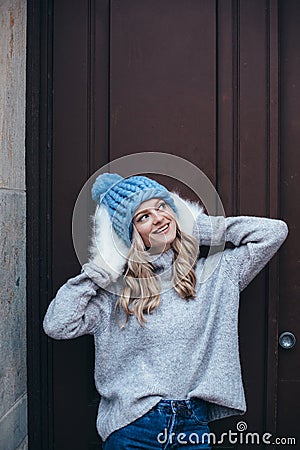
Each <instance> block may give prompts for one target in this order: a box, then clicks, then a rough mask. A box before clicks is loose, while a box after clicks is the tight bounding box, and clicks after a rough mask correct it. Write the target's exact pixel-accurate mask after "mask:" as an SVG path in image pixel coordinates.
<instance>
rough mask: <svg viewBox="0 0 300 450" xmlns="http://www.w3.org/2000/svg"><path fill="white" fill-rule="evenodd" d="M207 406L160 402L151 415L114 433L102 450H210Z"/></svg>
mask: <svg viewBox="0 0 300 450" xmlns="http://www.w3.org/2000/svg"><path fill="white" fill-rule="evenodd" d="M207 422H208V421H207V402H205V401H204V400H200V399H196V398H192V399H190V400H160V402H158V403H157V404H156V405H155V406H154V407H153V408H152V409H150V411H148V412H147V413H146V414H144V415H143V416H142V417H140V418H139V419H136V420H135V421H134V422H132V423H130V424H129V425H127V426H125V427H123V428H120V429H119V430H116V431H114V432H113V433H112V434H111V435H110V436H109V437H108V438H107V440H106V441H105V443H104V446H103V450H131V449H136V450H142V449H146V450H158V449H160V450H165V449H168V450H171V449H181V448H185V449H187V450H191V449H193V450H195V449H210V448H211V447H210V445H209V436H208V434H209V432H210V431H209V428H208V425H207Z"/></svg>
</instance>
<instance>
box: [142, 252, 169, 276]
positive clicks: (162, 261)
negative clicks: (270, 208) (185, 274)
mask: <svg viewBox="0 0 300 450" xmlns="http://www.w3.org/2000/svg"><path fill="white" fill-rule="evenodd" d="M148 258H149V261H150V262H151V264H152V266H153V268H154V271H155V273H157V274H160V273H163V272H166V271H167V270H168V269H172V266H173V262H174V250H173V249H172V248H170V249H169V250H166V251H165V252H163V253H158V254H152V255H151V254H150V255H149V256H148Z"/></svg>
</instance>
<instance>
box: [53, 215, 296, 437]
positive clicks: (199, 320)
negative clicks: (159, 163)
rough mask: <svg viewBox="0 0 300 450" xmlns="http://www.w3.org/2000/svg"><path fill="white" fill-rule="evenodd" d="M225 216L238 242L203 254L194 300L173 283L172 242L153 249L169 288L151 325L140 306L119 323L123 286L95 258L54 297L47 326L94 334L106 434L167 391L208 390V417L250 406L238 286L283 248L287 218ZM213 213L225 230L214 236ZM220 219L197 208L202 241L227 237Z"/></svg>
mask: <svg viewBox="0 0 300 450" xmlns="http://www.w3.org/2000/svg"><path fill="white" fill-rule="evenodd" d="M225 220H226V242H231V243H232V244H233V245H232V246H231V248H225V250H224V251H223V252H222V253H221V252H219V254H218V253H215V254H214V255H211V256H208V257H207V258H203V257H199V259H198V261H197V265H196V275H197V279H198V282H197V285H196V299H194V300H189V301H186V300H183V299H181V298H180V297H179V296H178V295H177V294H176V292H175V290H174V289H173V288H172V286H171V276H172V263H173V259H174V254H173V250H172V249H170V250H168V251H166V252H165V253H163V254H162V255H160V256H159V257H158V258H154V257H153V256H152V263H153V266H154V268H155V271H156V273H158V274H159V275H160V278H161V282H162V294H161V302H160V305H159V307H158V308H157V309H156V310H155V311H154V312H153V313H152V314H151V315H149V316H147V319H148V322H147V324H146V326H145V328H141V327H140V325H139V324H138V322H137V320H136V318H135V317H134V316H133V317H130V320H129V323H128V324H127V326H126V327H125V328H124V329H120V328H119V327H118V326H117V324H116V321H115V318H114V313H113V309H114V305H115V302H116V299H117V294H116V293H111V292H112V290H113V289H112V288H111V287H112V286H110V285H111V281H110V276H109V274H108V273H107V272H105V271H104V270H102V269H100V268H99V267H97V266H96V265H95V264H93V263H91V262H90V263H87V264H85V265H84V266H83V270H82V272H81V273H80V274H79V275H78V276H76V277H75V278H71V279H69V280H68V281H67V282H66V283H65V284H64V285H63V286H62V287H61V288H60V289H59V290H58V292H57V295H56V297H55V299H54V300H53V301H52V302H51V304H50V305H49V308H48V311H47V313H46V316H45V319H44V330H45V332H46V333H47V334H48V335H49V336H51V337H53V338H55V339H71V338H74V337H76V336H80V335H83V334H93V335H94V341H95V358H96V361H95V381H96V387H97V390H98V391H99V394H100V395H101V401H100V405H99V411H98V418H97V429H98V432H99V434H100V436H101V437H102V439H103V440H106V439H107V437H108V436H109V435H110V434H111V433H112V432H113V431H115V430H117V429H119V428H121V427H123V426H125V425H127V424H129V423H131V422H133V421H134V420H136V419H137V418H139V417H140V416H142V415H143V414H145V413H146V412H147V411H148V410H149V409H151V408H152V407H153V406H154V405H155V404H156V403H158V402H159V400H160V399H162V398H164V399H189V398H192V397H198V398H202V399H204V400H206V401H208V402H209V420H210V421H211V420H214V419H219V418H222V417H226V416H230V415H234V414H243V413H244V412H245V411H246V403H245V397H244V389H243V383H242V377H241V369H240V360H239V348H238V307H239V294H240V292H241V291H242V290H243V289H244V288H245V287H246V286H247V285H248V284H249V283H250V281H251V280H252V279H253V278H254V277H255V276H256V275H257V274H258V273H259V272H260V271H261V269H262V268H263V267H264V266H265V265H266V264H267V262H268V261H269V260H270V259H271V258H272V256H273V255H274V254H275V252H276V251H277V250H278V249H279V247H280V246H281V244H282V243H283V241H284V240H285V238H286V237H287V234H288V228H287V225H286V223H285V222H283V221H281V220H277V219H268V218H260V217H250V216H239V217H228V218H226V219H225ZM211 221H214V230H217V231H216V232H214V235H213V236H212V231H211V230H212V228H211ZM222 221H224V218H223V217H208V216H207V215H205V214H203V213H202V214H200V215H199V216H198V218H197V220H196V224H195V227H194V235H195V236H196V237H197V238H198V239H199V243H200V244H201V245H210V244H213V245H216V246H217V245H219V244H221V243H222V241H223V240H224V237H225V236H224V232H223V231H222V230H223V228H222V226H221V224H222ZM219 223H220V227H218V224H219ZM223 223H224V222H223ZM218 230H219V231H218ZM216 255H218V256H219V261H218V264H217V267H216V268H215V270H214V271H213V273H212V274H211V275H210V276H209V277H208V278H207V279H206V280H205V281H202V282H201V281H200V280H201V277H202V275H203V270H204V266H205V264H207V261H208V260H209V259H211V260H213V258H216ZM167 269H170V270H167ZM105 288H106V289H105Z"/></svg>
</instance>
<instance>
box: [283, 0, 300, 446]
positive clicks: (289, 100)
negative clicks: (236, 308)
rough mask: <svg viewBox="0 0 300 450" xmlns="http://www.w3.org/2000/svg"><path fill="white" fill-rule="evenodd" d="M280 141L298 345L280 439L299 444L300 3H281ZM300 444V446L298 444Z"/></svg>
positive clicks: (292, 354)
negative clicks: (292, 440)
mask: <svg viewBox="0 0 300 450" xmlns="http://www.w3.org/2000/svg"><path fill="white" fill-rule="evenodd" d="M279 18H280V22H279V26H280V35H281V41H280V61H281V66H280V78H281V84H280V88H281V95H280V106H281V110H280V124H281V128H280V137H281V142H280V144H281V153H280V159H281V165H280V166H281V184H280V186H281V189H280V195H281V197H280V202H281V210H282V213H283V214H284V216H285V217H286V218H287V221H288V223H289V226H290V236H289V239H288V241H287V243H286V245H285V246H284V247H283V249H282V252H281V258H280V274H281V277H280V305H279V324H278V328H279V333H281V332H283V331H291V332H292V333H294V334H295V336H296V338H298V344H296V346H295V347H294V348H292V349H290V350H285V349H282V348H279V368H278V435H279V436H295V435H296V434H298V443H299V442H300V440H299V431H298V430H299V420H298V418H299V414H300V407H299V402H298V400H299V398H300V397H299V395H300V389H299V388H300V357H299V356H300V355H299V339H300V335H299V331H300V326H299V323H300V306H299V299H300V284H299V270H297V269H298V268H299V263H300V257H299V252H300V247H299V238H298V237H299V231H298V230H299V217H300V192H299V181H300V179H299V176H300V174H299V168H300V155H299V151H298V145H299V140H300V104H299V96H300V84H299V80H300V60H299V52H300V44H299V21H300V4H299V2H297V1H295V0H292V1H289V2H285V1H281V2H280V14H279ZM298 445H299V444H298Z"/></svg>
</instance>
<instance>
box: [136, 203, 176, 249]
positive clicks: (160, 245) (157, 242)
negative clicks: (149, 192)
mask: <svg viewBox="0 0 300 450" xmlns="http://www.w3.org/2000/svg"><path fill="white" fill-rule="evenodd" d="M132 223H133V225H134V226H135V228H136V230H137V231H138V233H139V234H140V236H141V238H142V239H143V241H144V244H145V246H146V247H149V248H151V249H152V250H156V251H158V252H161V251H166V250H168V249H169V248H170V247H171V244H172V242H173V241H174V239H175V237H176V226H177V225H176V221H175V219H174V212H173V210H172V208H171V207H170V206H169V205H168V204H167V203H166V202H165V201H164V200H161V199H159V198H152V199H150V200H146V201H145V202H143V203H141V204H140V206H139V207H138V208H137V210H136V211H135V214H134V217H133V220H132Z"/></svg>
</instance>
